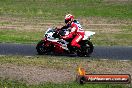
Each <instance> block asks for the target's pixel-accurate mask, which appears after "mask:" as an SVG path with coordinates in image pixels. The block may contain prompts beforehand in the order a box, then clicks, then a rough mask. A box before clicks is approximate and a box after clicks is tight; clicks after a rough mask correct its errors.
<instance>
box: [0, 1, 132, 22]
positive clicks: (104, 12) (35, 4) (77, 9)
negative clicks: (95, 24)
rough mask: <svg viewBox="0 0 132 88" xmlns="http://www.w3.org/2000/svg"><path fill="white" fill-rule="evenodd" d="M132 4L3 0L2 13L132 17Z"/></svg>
mask: <svg viewBox="0 0 132 88" xmlns="http://www.w3.org/2000/svg"><path fill="white" fill-rule="evenodd" d="M131 6H132V4H131V3H130V2H128V3H123V2H122V3H116V4H114V3H107V2H105V1H104V0H81V1H80V0H72V1H71V0H66V1H65V0H52V1H51V0H50V1H49V0H44V1H43V0H40V1H37V0H34V1H32V0H23V1H19V0H1V2H0V14H1V15H13V16H26V17H43V18H44V19H48V20H49V19H51V20H53V19H63V16H64V14H65V13H67V12H71V13H73V14H75V16H77V17H80V16H81V17H88V16H101V17H117V18H121V19H122V18H132V15H131V14H132V11H131V9H132V7H131Z"/></svg>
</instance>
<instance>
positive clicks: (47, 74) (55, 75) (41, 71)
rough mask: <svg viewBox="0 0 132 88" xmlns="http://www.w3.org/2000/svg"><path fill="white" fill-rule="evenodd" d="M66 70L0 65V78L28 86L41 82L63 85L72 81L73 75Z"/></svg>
mask: <svg viewBox="0 0 132 88" xmlns="http://www.w3.org/2000/svg"><path fill="white" fill-rule="evenodd" d="M71 73H72V72H70V71H68V70H58V69H53V68H48V69H47V68H42V67H37V66H33V67H32V66H17V65H13V64H2V65H0V77H2V78H9V79H16V80H23V81H26V82H27V83H28V84H38V83H43V82H52V83H64V82H69V81H71V80H73V78H74V74H73V73H72V74H71Z"/></svg>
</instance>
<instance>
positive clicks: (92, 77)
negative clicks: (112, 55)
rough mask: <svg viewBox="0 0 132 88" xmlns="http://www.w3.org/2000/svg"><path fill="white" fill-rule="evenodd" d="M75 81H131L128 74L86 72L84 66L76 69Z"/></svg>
mask: <svg viewBox="0 0 132 88" xmlns="http://www.w3.org/2000/svg"><path fill="white" fill-rule="evenodd" d="M77 82H78V83H80V84H84V83H114V84H115V83H120V84H122V83H126V84H128V83H131V76H130V75H129V74H86V72H85V70H84V68H80V67H79V69H78V75H77Z"/></svg>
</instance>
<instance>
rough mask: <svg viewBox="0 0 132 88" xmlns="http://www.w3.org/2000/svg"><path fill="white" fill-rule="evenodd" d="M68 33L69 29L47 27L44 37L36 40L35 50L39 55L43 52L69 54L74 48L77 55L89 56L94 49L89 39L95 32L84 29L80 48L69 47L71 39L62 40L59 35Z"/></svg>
mask: <svg viewBox="0 0 132 88" xmlns="http://www.w3.org/2000/svg"><path fill="white" fill-rule="evenodd" d="M69 33H70V30H69V29H62V30H57V29H56V28H48V30H47V31H46V32H45V34H44V37H43V39H42V40H41V41H39V42H38V44H37V46H36V50H37V52H38V54H39V55H43V54H49V53H54V54H59V55H60V54H66V55H67V54H69V55H70V54H71V51H73V50H74V53H76V55H77V56H89V55H90V54H91V53H92V52H93V49H94V46H93V44H92V42H91V41H90V39H91V36H92V35H94V34H95V32H92V31H85V36H84V38H83V39H82V40H81V41H80V42H79V44H80V45H81V48H80V49H76V50H75V49H73V47H71V44H70V43H71V41H72V38H71V39H67V40H64V39H62V38H61V36H65V35H68V34H69Z"/></svg>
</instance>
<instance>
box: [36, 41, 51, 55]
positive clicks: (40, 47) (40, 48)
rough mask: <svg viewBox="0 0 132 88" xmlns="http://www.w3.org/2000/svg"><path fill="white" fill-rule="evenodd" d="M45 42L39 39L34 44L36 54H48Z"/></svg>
mask: <svg viewBox="0 0 132 88" xmlns="http://www.w3.org/2000/svg"><path fill="white" fill-rule="evenodd" d="M45 43H46V42H44V41H43V40H41V41H40V42H39V43H38V44H37V46H36V50H37V52H38V55H43V54H48V52H49V51H50V48H49V47H46V46H45Z"/></svg>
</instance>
